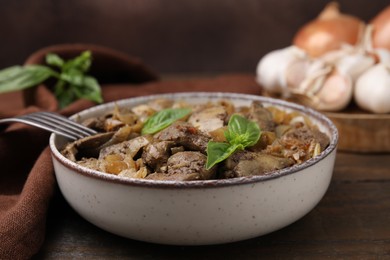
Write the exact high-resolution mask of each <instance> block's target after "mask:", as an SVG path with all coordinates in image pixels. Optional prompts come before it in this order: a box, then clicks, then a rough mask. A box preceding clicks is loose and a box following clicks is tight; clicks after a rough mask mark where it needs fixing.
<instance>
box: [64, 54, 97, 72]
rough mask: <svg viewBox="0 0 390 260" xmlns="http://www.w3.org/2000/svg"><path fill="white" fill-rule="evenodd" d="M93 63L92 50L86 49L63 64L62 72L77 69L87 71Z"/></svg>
mask: <svg viewBox="0 0 390 260" xmlns="http://www.w3.org/2000/svg"><path fill="white" fill-rule="evenodd" d="M91 64H92V54H91V52H90V51H84V52H82V53H81V54H80V55H79V56H77V57H75V58H73V59H70V60H68V61H66V62H65V63H64V64H63V66H62V72H68V73H69V71H72V70H77V71H80V72H83V73H85V72H87V71H88V70H89V68H90V67H91Z"/></svg>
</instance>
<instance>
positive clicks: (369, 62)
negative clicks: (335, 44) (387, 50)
mask: <svg viewBox="0 0 390 260" xmlns="http://www.w3.org/2000/svg"><path fill="white" fill-rule="evenodd" d="M374 64H375V58H374V57H373V56H371V55H368V54H364V53H355V54H349V55H348V54H347V55H345V56H344V57H342V58H341V59H340V60H339V61H338V62H337V65H336V66H337V68H338V70H339V71H340V73H341V74H344V75H350V76H351V79H352V81H353V82H355V81H356V79H357V78H358V77H359V76H360V75H361V74H362V73H364V72H365V71H366V70H367V69H369V68H370V67H372V66H373V65H374Z"/></svg>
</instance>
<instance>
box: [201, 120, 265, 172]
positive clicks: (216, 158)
mask: <svg viewBox="0 0 390 260" xmlns="http://www.w3.org/2000/svg"><path fill="white" fill-rule="evenodd" d="M224 134H225V137H226V140H227V141H228V142H227V143H220V142H213V141H209V142H208V144H207V150H206V151H207V162H206V169H210V168H212V167H213V166H214V165H216V164H217V163H220V162H222V161H224V160H225V159H227V158H228V157H229V156H230V155H232V154H233V153H234V152H235V151H237V150H244V149H245V148H246V147H249V146H253V145H255V144H256V143H257V142H258V140H259V138H260V135H261V131H260V127H259V125H258V124H257V123H256V122H253V121H250V120H248V119H246V118H245V117H243V116H240V115H238V114H234V115H232V116H231V117H230V119H229V122H228V127H227V130H226V131H225V133H224Z"/></svg>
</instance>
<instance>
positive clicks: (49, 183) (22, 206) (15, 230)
mask: <svg viewBox="0 0 390 260" xmlns="http://www.w3.org/2000/svg"><path fill="white" fill-rule="evenodd" d="M91 48H92V53H93V55H94V63H93V64H94V65H93V68H92V71H91V73H93V75H94V76H95V77H97V78H98V80H99V82H101V83H102V90H103V98H104V101H105V102H109V101H114V100H119V99H123V98H130V97H135V96H141V95H149V94H157V93H169V92H188V91H218V92H240V93H247V94H259V93H260V88H259V87H258V85H257V84H256V83H255V80H254V75H246V74H229V75H220V76H217V77H212V78H211V77H209V78H196V79H181V80H174V79H171V80H159V81H157V80H156V79H157V78H158V77H157V75H156V74H155V73H154V72H152V70H150V69H149V68H148V67H147V66H145V65H143V64H142V62H141V61H139V60H138V59H135V58H131V57H128V56H127V55H125V54H123V53H120V52H117V51H114V50H110V49H107V48H103V47H99V46H91V45H61V46H53V47H49V48H45V49H43V50H40V51H38V52H36V53H34V54H33V55H32V56H31V57H30V58H29V59H28V60H27V62H26V63H29V64H31V63H41V62H42V57H43V56H44V55H45V53H47V52H55V53H58V54H59V55H60V56H61V55H63V56H64V57H70V56H72V55H76V54H79V53H80V52H81V51H82V50H85V49H90V50H91ZM95 52H96V53H95ZM69 55H70V56H69ZM95 55H96V57H95ZM23 95H24V102H25V103H26V107H25V108H23V109H20V110H19V111H15V110H12V111H1V113H0V117H1V115H12V114H24V113H30V112H33V111H38V110H49V111H57V112H59V113H61V114H64V115H67V116H69V115H71V114H74V113H76V112H78V111H80V110H83V109H85V108H87V107H90V106H93V105H95V104H94V103H92V102H90V101H86V100H78V101H76V102H74V103H72V104H71V105H69V106H68V107H66V108H64V109H62V110H58V108H57V107H58V105H57V101H56V100H55V98H54V96H53V94H52V93H51V91H50V89H49V87H48V86H45V85H41V86H39V87H36V88H33V89H31V90H28V91H25V92H24V93H23ZM7 97H8V96H3V95H0V103H1V102H2V100H3V98H7ZM49 135H50V133H47V132H45V131H43V130H40V129H37V128H34V127H31V126H26V125H21V124H13V125H10V126H8V127H7V128H6V129H5V130H2V131H1V132H0V168H1V173H0V259H26V258H30V257H31V256H33V255H34V254H36V253H37V252H38V251H39V249H40V247H41V246H42V243H43V242H44V239H45V223H46V216H47V211H48V207H49V205H50V203H53V201H52V199H53V194H54V191H55V190H56V189H57V186H56V182H55V176H54V170H53V166H52V162H51V157H50V150H49V148H48V147H47V144H48V138H49Z"/></svg>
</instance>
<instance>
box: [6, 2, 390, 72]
mask: <svg viewBox="0 0 390 260" xmlns="http://www.w3.org/2000/svg"><path fill="white" fill-rule="evenodd" d="M339 2H340V5H341V8H342V10H343V11H345V12H348V13H350V14H354V15H357V16H359V17H361V18H362V19H364V20H366V21H368V20H369V19H371V18H372V17H373V16H375V15H376V14H377V13H378V12H379V11H380V10H381V9H382V8H384V7H385V6H386V5H387V4H389V1H388V0H343V1H339ZM326 3H328V1H326V0H312V1H304V0H290V1H287V0H241V1H240V0H128V1H124V0H29V1H27V0H0V68H3V67H6V66H10V65H14V64H20V63H22V62H23V61H24V60H25V58H26V57H27V56H28V55H29V54H30V53H31V52H33V51H35V50H37V49H39V48H41V47H45V46H47V45H52V44H57V43H73V42H82V43H94V44H100V45H105V46H108V47H112V48H115V49H118V50H121V51H124V52H127V53H129V54H131V55H134V56H137V57H139V58H141V59H142V60H143V61H144V62H145V63H146V64H148V65H150V66H151V67H152V68H153V69H155V70H156V71H158V72H160V73H223V72H231V71H235V72H238V71H240V72H254V70H255V66H256V64H257V62H258V60H259V59H260V57H261V56H262V55H264V54H265V53H267V52H269V51H270V50H273V49H276V48H281V47H284V46H287V45H289V44H290V43H291V39H292V36H293V35H294V32H296V30H297V29H298V28H299V27H300V26H301V25H302V24H304V23H305V22H307V21H308V20H310V19H313V18H314V17H315V16H316V15H317V14H318V13H319V12H320V10H321V9H322V8H323V7H324V6H325V4H326Z"/></svg>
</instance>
